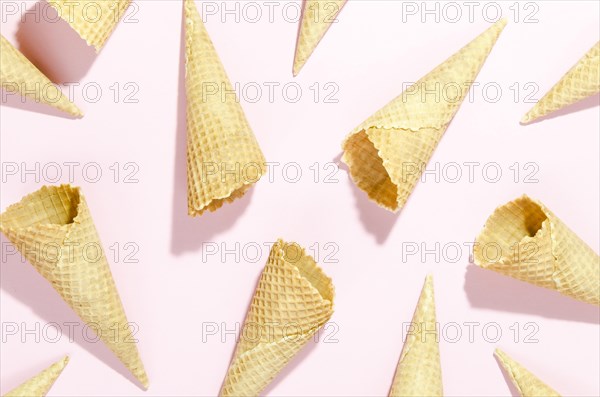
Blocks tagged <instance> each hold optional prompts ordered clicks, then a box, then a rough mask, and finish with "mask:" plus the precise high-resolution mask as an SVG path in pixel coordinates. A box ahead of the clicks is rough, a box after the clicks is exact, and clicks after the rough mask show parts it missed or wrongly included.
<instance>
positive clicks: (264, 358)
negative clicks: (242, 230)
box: [220, 240, 334, 396]
mask: <svg viewBox="0 0 600 397" xmlns="http://www.w3.org/2000/svg"><path fill="white" fill-rule="evenodd" d="M333 296H334V289H333V284H332V283H331V279H330V278H329V277H327V276H326V275H325V274H324V273H323V271H322V270H321V269H320V268H319V267H318V266H317V264H316V263H315V261H314V260H313V258H311V257H310V256H308V255H306V253H305V252H304V249H302V248H300V246H298V244H296V243H284V242H283V241H281V240H278V241H277V242H276V243H275V244H274V245H273V248H272V249H271V253H270V254H269V259H268V262H267V264H266V266H265V268H264V270H263V272H262V275H261V277H260V280H259V282H258V286H257V287H256V291H255V293H254V298H253V299H252V303H251V304H250V308H249V309H248V314H247V315H246V320H245V322H244V327H243V328H242V332H241V334H240V338H239V340H238V344H237V347H236V350H235V354H234V357H233V360H232V361H231V364H230V365H229V370H228V372H227V375H226V377H225V381H224V382H223V387H222V388H221V393H220V395H221V396H258V395H259V394H260V392H261V391H262V390H263V389H264V388H265V387H267V385H268V384H269V383H270V382H271V381H272V380H273V379H274V378H275V376H276V375H277V374H278V373H279V371H281V370H282V369H283V367H285V365H286V364H287V363H288V362H289V361H290V360H291V359H292V357H293V356H294V355H295V354H296V353H298V351H300V349H301V348H302V347H303V346H304V345H306V343H307V342H308V341H309V340H310V339H311V338H312V337H313V335H314V334H315V332H316V331H317V330H318V329H319V328H321V326H323V325H324V324H325V323H326V322H327V321H329V319H330V318H331V315H332V314H333Z"/></svg>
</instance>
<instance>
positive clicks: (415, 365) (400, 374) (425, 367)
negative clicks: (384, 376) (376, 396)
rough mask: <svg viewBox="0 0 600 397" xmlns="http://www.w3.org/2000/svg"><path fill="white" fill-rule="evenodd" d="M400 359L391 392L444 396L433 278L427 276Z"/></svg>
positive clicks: (397, 394) (403, 394) (401, 394)
mask: <svg viewBox="0 0 600 397" xmlns="http://www.w3.org/2000/svg"><path fill="white" fill-rule="evenodd" d="M411 326H412V327H413V328H412V329H411V332H409V333H408V335H407V337H406V341H405V342H404V348H403V349H402V354H401V355H400V360H399V361H398V366H397V368H396V374H395V376H394V383H393V384H392V388H391V390H390V394H389V395H390V396H393V397H396V396H398V397H399V396H403V397H404V396H407V397H408V396H415V397H420V396H430V397H434V396H442V395H443V385H442V369H441V364H440V349H439V343H438V341H439V336H438V330H437V321H436V317H435V301H434V294H433V278H432V277H431V276H427V278H426V279H425V284H424V285H423V290H422V291H421V296H420V297H419V302H418V303H417V308H416V309H415V314H414V315H413V319H412V323H411Z"/></svg>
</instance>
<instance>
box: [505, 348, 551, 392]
mask: <svg viewBox="0 0 600 397" xmlns="http://www.w3.org/2000/svg"><path fill="white" fill-rule="evenodd" d="M494 355H495V356H496V358H497V359H498V361H499V362H500V364H501V365H502V368H504V371H505V372H506V373H507V374H508V376H509V377H510V380H511V381H512V383H513V385H515V387H516V388H517V389H518V390H519V393H520V394H521V396H522V397H560V394H558V393H557V392H556V391H555V390H554V389H552V388H551V387H549V386H547V385H546V384H545V383H544V382H542V381H541V380H539V379H538V378H537V377H536V376H535V375H534V374H532V373H531V372H529V371H528V370H527V369H525V368H524V367H523V366H522V365H521V364H519V363H518V362H516V361H514V360H513V359H512V358H510V357H508V356H507V355H506V353H504V352H503V351H501V350H500V349H496V351H495V352H494Z"/></svg>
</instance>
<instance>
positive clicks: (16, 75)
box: [0, 35, 83, 117]
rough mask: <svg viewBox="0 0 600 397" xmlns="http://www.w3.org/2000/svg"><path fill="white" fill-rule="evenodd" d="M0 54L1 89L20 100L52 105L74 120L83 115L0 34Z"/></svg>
mask: <svg viewBox="0 0 600 397" xmlns="http://www.w3.org/2000/svg"><path fill="white" fill-rule="evenodd" d="M0 52H1V53H2V62H1V63H0V86H1V87H2V89H3V90H5V91H6V92H18V93H19V94H20V95H21V96H22V97H26V98H30V99H32V100H34V101H35V102H41V103H44V104H46V105H49V106H52V107H54V108H56V109H59V110H61V111H63V112H66V113H69V114H70V115H73V116H75V117H81V116H83V113H82V112H81V110H79V108H78V107H77V106H75V105H74V104H73V103H72V102H71V101H70V100H69V99H68V98H67V96H66V95H64V94H63V93H62V91H61V90H60V89H59V88H58V87H57V86H56V85H54V84H53V83H52V82H51V81H50V79H48V77H46V76H45V75H44V74H43V73H42V72H40V70H39V69H38V68H36V67H35V65H34V64H32V63H31V62H29V59H27V58H26V57H25V55H23V54H22V53H21V52H20V51H19V50H17V49H16V48H15V47H13V45H12V44H10V43H9V42H8V40H6V38H5V37H4V36H1V35H0Z"/></svg>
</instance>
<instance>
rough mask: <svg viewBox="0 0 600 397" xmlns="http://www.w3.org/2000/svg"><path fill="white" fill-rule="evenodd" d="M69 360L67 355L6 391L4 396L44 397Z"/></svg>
mask: <svg viewBox="0 0 600 397" xmlns="http://www.w3.org/2000/svg"><path fill="white" fill-rule="evenodd" d="M68 362H69V356H65V357H64V358H62V359H61V360H59V361H57V362H55V363H54V364H52V365H51V366H49V367H48V368H46V369H45V370H43V371H42V372H40V373H39V374H37V375H36V376H34V377H33V378H31V379H29V380H28V381H27V382H25V383H23V384H21V385H20V386H18V387H17V388H15V389H12V390H11V391H9V392H8V393H6V394H5V395H4V397H44V396H45V395H46V394H47V393H48V391H49V390H50V388H51V387H52V385H53V384H54V382H56V379H58V377H59V376H60V374H61V373H62V371H63V369H65V366H66V365H67V363H68Z"/></svg>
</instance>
